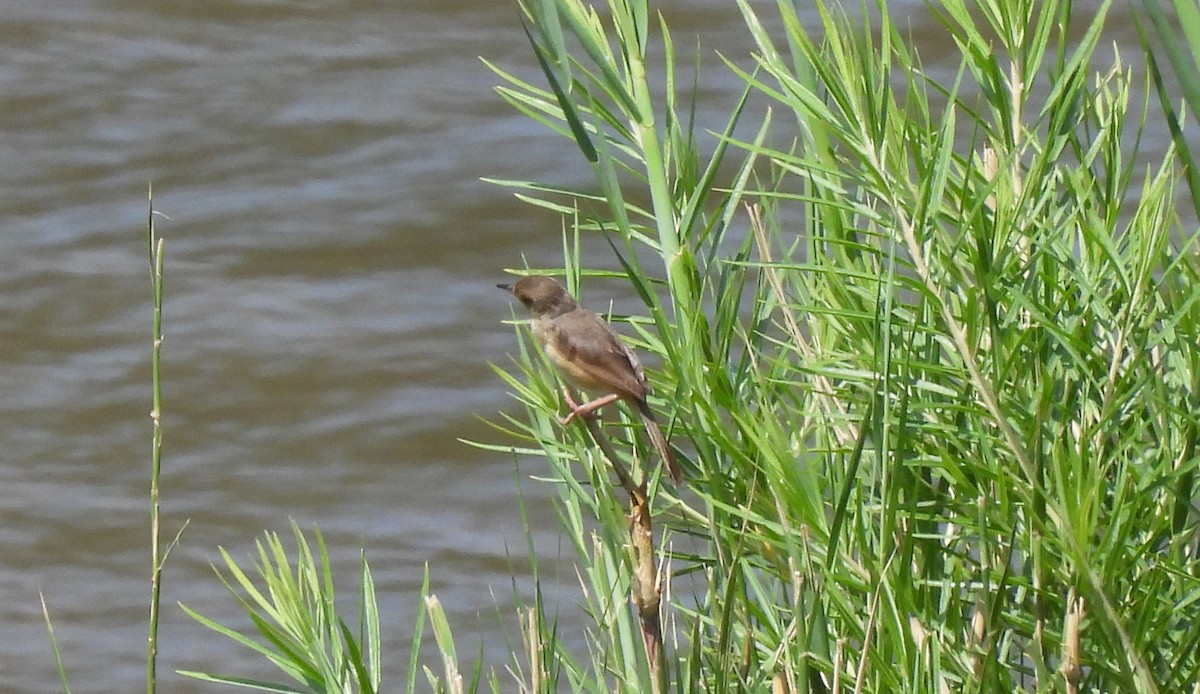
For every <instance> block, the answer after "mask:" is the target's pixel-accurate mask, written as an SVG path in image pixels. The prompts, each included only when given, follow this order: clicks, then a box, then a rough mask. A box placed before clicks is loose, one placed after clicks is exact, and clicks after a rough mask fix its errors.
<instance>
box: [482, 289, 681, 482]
mask: <svg viewBox="0 0 1200 694" xmlns="http://www.w3.org/2000/svg"><path fill="white" fill-rule="evenodd" d="M496 286H497V287H499V288H501V289H504V290H506V291H509V292H511V293H512V294H513V296H515V297H517V299H518V300H519V301H520V302H521V303H522V304H524V306H525V308H527V309H529V313H530V315H531V316H532V319H533V320H532V321H531V323H530V326H531V330H532V332H533V337H534V339H535V340H537V342H538V344H539V345H541V347H542V351H544V352H545V353H546V356H547V357H549V358H550V361H551V362H552V363H553V364H554V366H555V367H556V368H557V369H558V371H559V373H561V374H562V375H563V378H564V379H565V380H566V381H568V382H569V383H571V384H573V385H575V386H577V387H579V388H582V389H583V390H584V391H587V392H591V393H604V394H605V395H602V396H601V397H598V398H596V399H595V400H592V401H590V402H587V403H584V404H583V405H577V404H575V402H574V400H573V399H572V398H571V395H570V392H569V391H567V390H566V389H565V388H564V389H563V392H564V394H565V395H566V397H567V403H568V405H570V407H571V413H570V414H569V415H567V416H566V417H565V418H563V419H562V420H561V421H562V423H563V424H564V425H566V424H568V423H570V421H571V420H573V419H575V418H576V417H588V416H590V415H591V413H592V412H595V411H596V410H598V409H600V408H601V407H604V406H605V405H608V404H611V403H613V402H616V401H617V400H624V401H626V402H628V403H630V404H631V405H633V406H634V407H635V408H636V409H637V412H638V415H639V416H640V418H641V420H642V424H643V425H644V426H645V428H646V433H647V435H649V437H650V443H651V444H653V446H654V448H655V450H656V451H658V454H659V456H660V457H661V458H662V459H663V463H664V464H665V465H666V467H667V471H668V472H669V473H670V475H671V479H672V480H673V481H674V482H675V484H677V485H678V484H682V483H683V473H682V472H681V471H680V469H679V463H678V461H676V460H675V454H674V453H672V452H671V446H670V444H669V443H668V442H667V437H666V436H665V435H663V432H662V429H661V428H660V427H659V426H658V420H657V419H655V417H654V412H653V411H651V409H650V404H649V403H648V402H647V401H646V397H647V396H648V395H649V393H650V384H649V382H648V381H647V380H646V373H645V370H644V369H643V368H642V363H641V361H639V360H638V358H637V355H636V354H634V353H633V350H631V349H629V347H628V346H627V345H626V344H625V341H624V340H622V339H621V336H620V335H618V334H617V332H616V331H615V330H613V329H612V327H611V326H609V324H608V323H607V322H606V321H604V320H603V319H602V318H600V316H597V315H596V314H595V313H592V312H591V311H589V310H587V309H586V308H584V307H582V306H580V305H579V303H578V302H576V301H575V298H574V297H572V296H571V294H570V293H569V292H568V291H567V290H566V289H565V288H564V287H563V286H562V285H561V284H559V283H558V281H556V280H555V279H553V278H551V277H545V276H543V275H530V276H528V277H522V278H521V279H520V280H518V281H517V282H516V284H512V285H509V284H498V285H496Z"/></svg>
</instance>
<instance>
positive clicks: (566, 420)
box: [558, 386, 621, 426]
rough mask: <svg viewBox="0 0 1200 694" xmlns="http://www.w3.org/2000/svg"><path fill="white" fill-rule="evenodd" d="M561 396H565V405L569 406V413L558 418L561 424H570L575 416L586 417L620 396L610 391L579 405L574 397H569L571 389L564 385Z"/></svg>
mask: <svg viewBox="0 0 1200 694" xmlns="http://www.w3.org/2000/svg"><path fill="white" fill-rule="evenodd" d="M563 397H564V398H566V401H567V406H568V407H570V408H571V414H569V415H567V416H566V417H562V418H560V419H559V420H558V421H560V422H562V425H563V426H566V425H568V424H570V423H571V420H573V419H575V418H576V417H582V418H584V419H587V418H588V417H591V416H592V413H593V412H595V411H596V410H598V409H600V408H601V407H604V406H605V405H609V404H612V403H614V402H616V401H617V400H619V399H620V398H621V396H619V395H617V394H616V393H612V394H609V395H605V396H604V397H602V398H596V399H595V400H592V401H591V402H585V403H584V404H582V405H580V404H578V403H576V402H575V398H573V397H571V389H570V388H568V387H566V386H563Z"/></svg>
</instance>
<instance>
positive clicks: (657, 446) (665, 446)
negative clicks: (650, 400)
mask: <svg viewBox="0 0 1200 694" xmlns="http://www.w3.org/2000/svg"><path fill="white" fill-rule="evenodd" d="M637 405H638V414H640V415H641V416H642V424H644V425H645V426H646V433H647V434H648V435H649V436H650V443H652V444H653V445H654V450H656V451H658V454H659V456H661V457H662V459H663V464H664V465H666V466H667V472H669V473H671V480H673V481H674V482H675V484H676V485H680V484H683V471H682V470H680V469H679V462H678V461H677V460H675V454H674V453H673V452H671V444H670V443H668V442H667V437H666V436H665V435H664V434H663V432H662V429H661V428H660V427H659V426H658V420H657V419H655V418H654V413H653V412H652V411H651V410H650V406H649V405H648V404H646V401H645V400H642V401H639V402H638V404H637Z"/></svg>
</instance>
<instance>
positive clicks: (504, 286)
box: [496, 284, 512, 292]
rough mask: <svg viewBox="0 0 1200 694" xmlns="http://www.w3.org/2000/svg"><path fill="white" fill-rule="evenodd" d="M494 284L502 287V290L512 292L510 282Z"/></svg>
mask: <svg viewBox="0 0 1200 694" xmlns="http://www.w3.org/2000/svg"><path fill="white" fill-rule="evenodd" d="M496 286H497V287H499V288H501V289H503V290H504V291H506V292H512V285H511V284H497V285H496Z"/></svg>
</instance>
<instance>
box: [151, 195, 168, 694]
mask: <svg viewBox="0 0 1200 694" xmlns="http://www.w3.org/2000/svg"><path fill="white" fill-rule="evenodd" d="M148 207H149V214H148V219H147V225H146V226H147V232H148V233H147V238H148V240H149V247H150V280H151V283H152V287H153V293H154V319H153V324H152V328H151V330H152V332H153V343H152V345H153V346H152V348H151V351H150V379H151V393H152V394H151V406H150V422H151V427H152V429H151V441H150V567H151V568H150V634H149V636H148V638H147V643H146V693H147V694H154V692H155V691H156V689H157V686H158V613H159V596H160V594H161V591H162V548H161V540H162V531H161V527H160V522H159V501H160V498H159V477H160V475H161V472H162V375H161V374H162V369H161V367H162V300H163V259H164V257H165V247H164V242H163V239H162V238H161V237H159V236H158V235H157V234H156V233H155V229H154V189H153V187H151V188H150V189H149V204H148Z"/></svg>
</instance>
